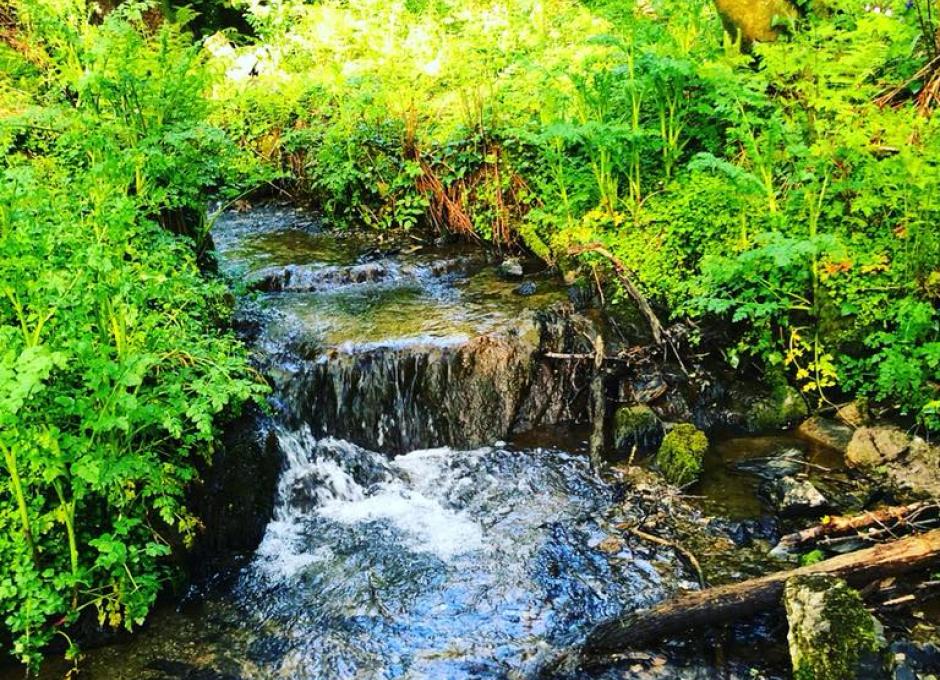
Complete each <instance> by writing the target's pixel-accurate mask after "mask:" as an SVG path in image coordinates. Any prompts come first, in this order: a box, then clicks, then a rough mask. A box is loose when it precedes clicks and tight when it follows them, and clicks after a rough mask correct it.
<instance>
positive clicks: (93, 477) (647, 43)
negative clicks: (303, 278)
mask: <svg viewBox="0 0 940 680" xmlns="http://www.w3.org/2000/svg"><path fill="white" fill-rule="evenodd" d="M718 4H720V5H721V4H725V5H727V4H728V3H718ZM732 4H733V3H732ZM724 18H725V20H726V21H725V23H726V24H728V25H730V26H733V25H734V22H733V20H729V18H728V14H727V12H726V13H725V17H724ZM771 21H772V24H771V26H769V27H767V30H768V31H769V32H770V33H771V34H773V35H772V36H770V37H776V39H775V40H772V41H765V42H760V41H759V40H757V41H751V40H747V39H746V38H745V39H744V40H742V39H741V36H740V35H738V36H734V35H732V34H730V33H729V32H727V31H726V30H725V28H724V26H723V23H722V21H721V17H719V14H718V11H717V9H716V7H715V6H714V5H713V3H712V2H711V0H707V1H706V0H681V1H679V0H635V1H634V0H582V1H578V0H322V1H320V2H302V1H300V0H267V1H262V0H233V1H232V3H231V4H224V3H222V2H221V1H219V2H214V1H213V0H199V1H197V2H196V3H194V5H191V6H185V7H184V6H177V5H175V4H173V3H172V2H169V1H164V2H163V3H156V2H148V1H147V0H127V1H126V2H123V3H120V4H117V6H115V5H114V3H111V2H108V1H107V0H105V1H103V2H92V1H90V0H88V1H86V0H15V1H14V2H12V3H9V2H8V3H6V4H0V149H2V156H3V158H2V161H0V173H2V181H0V452H2V454H3V467H2V472H0V563H2V564H3V565H4V567H3V569H2V571H0V619H2V621H3V628H4V630H5V632H4V633H2V634H0V641H2V642H3V644H4V646H6V644H7V642H9V643H10V644H11V645H12V650H13V654H14V655H15V656H16V657H17V658H18V659H20V660H22V661H24V662H26V663H31V664H37V663H38V662H39V661H40V660H41V657H42V654H43V650H44V649H45V648H46V647H47V646H48V644H49V643H50V641H52V640H53V639H55V638H62V639H64V640H66V642H67V645H71V642H70V640H69V639H68V631H69V629H70V626H71V625H72V624H74V623H75V622H76V621H78V620H79V618H80V617H82V616H92V617H97V620H98V621H100V622H101V623H107V624H110V625H112V626H125V627H127V628H132V627H134V626H136V625H138V624H140V623H141V622H142V621H143V620H144V618H145V617H146V615H147V612H148V610H149V608H150V607H151V606H152V605H153V603H154V601H155V599H156V597H157V594H158V593H159V591H160V589H161V588H162V587H163V585H164V584H165V583H166V582H167V580H169V579H171V578H173V576H174V574H175V573H177V572H176V570H175V568H174V564H175V562H174V560H173V559H172V556H171V553H173V552H174V551H176V550H177V549H179V548H182V547H183V546H185V545H186V544H187V543H189V542H190V541H191V540H192V537H193V535H194V532H196V531H197V530H198V528H199V519H198V518H197V517H194V516H193V515H192V513H191V512H189V511H188V510H187V507H186V489H187V485H188V484H189V483H190V482H192V481H193V480H194V478H195V477H196V476H197V474H198V470H199V466H200V465H201V461H204V460H208V459H209V458H210V457H211V455H212V450H213V445H214V442H215V441H216V438H217V435H218V432H219V429H220V427H221V426H222V424H223V423H224V422H225V420H226V419H228V418H231V417H233V416H234V415H236V414H237V413H238V412H239V410H240V408H242V407H243V405H244V404H245V403H246V402H249V401H252V400H258V399H259V398H260V397H261V396H262V395H263V394H264V393H265V390H266V387H265V385H264V382H263V380H261V379H260V378H259V377H258V376H257V375H256V374H255V373H254V371H253V370H252V368H251V366H250V363H249V358H248V355H247V351H246V350H245V348H244V347H243V346H242V345H241V344H240V343H239V341H238V340H237V339H236V338H235V336H234V335H233V332H232V330H231V328H230V312H231V295H230V293H229V289H228V287H227V285H226V283H225V282H224V281H222V280H221V279H220V278H219V277H217V276H216V275H215V274H214V273H213V267H212V254H211V240H210V239H209V238H208V230H209V227H210V226H211V220H212V215H211V214H209V215H208V216H207V215H206V205H207V202H208V201H209V200H210V199H211V200H217V201H219V202H221V203H222V204H223V205H226V204H230V203H232V202H234V201H237V200H244V199H247V200H252V197H253V195H254V194H255V193H257V192H259V191H276V192H279V193H281V194H283V195H286V196H289V197H290V198H292V199H293V200H296V201H304V202H309V203H311V204H313V205H315V206H317V208H318V209H319V210H321V211H322V212H323V214H324V216H325V217H326V219H328V220H329V221H330V223H331V224H332V225H334V226H336V227H337V228H353V227H359V226H362V225H366V226H368V227H369V228H372V229H375V230H388V229H405V230H407V229H417V228H421V227H426V226H430V227H432V228H434V229H438V230H444V231H448V232H452V233H456V234H458V235H460V236H462V237H465V238H468V239H473V240H479V241H482V242H485V243H487V244H490V245H491V246H492V247H494V248H498V249H502V250H511V249H519V248H525V249H528V250H530V251H531V252H533V253H535V254H536V255H537V256H538V257H540V258H542V259H543V260H544V261H545V262H546V263H548V264H550V265H552V266H554V267H556V268H557V269H558V271H559V273H560V274H561V275H566V276H568V277H572V278H575V277H577V276H583V275H588V274H591V272H592V270H593V269H598V270H600V271H601V272H603V271H604V269H605V267H607V266H608V261H607V259H606V258H604V257H602V256H601V255H599V254H598V249H597V248H594V247H593V246H594V245H595V244H596V245H599V246H600V247H601V249H602V250H605V251H606V252H609V253H611V254H613V256H615V257H616V258H617V259H618V260H619V261H620V262H622V263H623V264H624V266H625V267H626V268H628V269H629V271H630V273H631V275H632V276H633V277H634V282H635V284H636V285H637V286H638V287H639V288H640V289H641V290H642V291H643V293H644V295H645V296H646V297H647V298H649V299H650V300H651V301H652V303H653V305H654V306H655V307H656V308H657V310H659V311H660V315H661V317H662V318H668V317H670V316H671V317H675V318H692V319H696V320H712V321H714V320H719V321H721V322H723V323H726V324H727V326H728V328H730V329H731V330H732V332H731V333H730V334H729V337H730V338H731V340H729V342H728V344H727V346H724V347H721V348H709V349H711V350H720V352H721V353H722V355H723V357H724V358H725V360H726V361H727V362H728V363H729V364H730V365H731V366H733V367H742V368H743V367H745V366H754V367H758V368H759V369H760V370H761V371H762V372H763V373H764V375H765V376H766V378H767V380H768V381H769V382H771V383H784V382H786V383H790V384H792V385H794V386H796V387H798V388H799V389H800V390H801V391H802V393H803V394H804V395H805V397H806V399H807V400H808V401H809V402H810V404H811V406H813V407H824V406H826V405H827V404H830V403H832V402H833V401H837V400H839V399H842V398H844V397H850V396H851V397H861V398H863V399H866V400H867V401H868V402H869V404H870V405H871V406H872V407H873V408H877V409H880V410H881V411H883V412H884V413H886V414H889V415H891V416H892V417H897V418H901V419H906V420H907V422H908V423H909V424H910V425H911V426H914V427H917V428H920V430H921V431H922V432H925V433H929V432H931V431H934V432H935V431H937V430H940V311H938V306H940V305H938V303H940V129H938V128H940V114H938V113H936V112H935V109H936V108H937V107H938V104H940V2H937V1H936V0H884V1H883V2H879V3H875V4H873V3H869V2H864V1H862V0H814V1H812V2H809V1H807V0H804V1H801V2H798V3H796V5H794V6H793V7H792V11H788V12H785V13H783V14H777V13H775V14H774V15H773V17H772V19H771ZM762 37H768V36H762ZM613 304H614V305H615V306H616V305H623V306H626V305H630V304H631V302H630V299H629V297H626V296H624V295H620V296H618V298H616V299H615V300H614V301H613ZM71 652H72V653H75V652H77V650H76V649H74V648H72V649H71Z"/></svg>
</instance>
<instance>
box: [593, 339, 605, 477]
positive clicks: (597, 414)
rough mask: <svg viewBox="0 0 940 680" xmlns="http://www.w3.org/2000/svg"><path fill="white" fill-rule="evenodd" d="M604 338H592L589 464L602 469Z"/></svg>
mask: <svg viewBox="0 0 940 680" xmlns="http://www.w3.org/2000/svg"><path fill="white" fill-rule="evenodd" d="M604 356H605V355H604V338H603V337H602V336H601V335H597V336H595V338H594V374H593V375H592V376H591V424H592V426H593V427H592V428H591V443H590V446H591V463H592V464H593V465H594V467H595V468H596V469H598V470H599V469H601V467H603V464H604V461H603V455H602V454H603V450H604V420H605V419H606V418H607V394H606V390H605V387H604Z"/></svg>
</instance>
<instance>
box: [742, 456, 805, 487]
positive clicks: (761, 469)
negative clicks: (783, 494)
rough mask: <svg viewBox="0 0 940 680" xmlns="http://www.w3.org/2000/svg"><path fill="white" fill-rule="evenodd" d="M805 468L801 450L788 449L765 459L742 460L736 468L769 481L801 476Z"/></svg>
mask: <svg viewBox="0 0 940 680" xmlns="http://www.w3.org/2000/svg"><path fill="white" fill-rule="evenodd" d="M804 467H805V466H804V460H803V453H802V452H801V451H800V450H799V449H787V450H785V451H783V452H781V453H779V454H777V455H775V456H768V457H765V458H750V459H748V460H742V461H740V462H738V463H736V464H735V466H734V468H735V469H736V470H739V471H741V472H745V473H747V474H751V475H755V476H757V477H760V478H761V479H767V480H771V479H780V478H781V477H788V476H792V475H795V474H799V473H800V472H801V471H802V470H803V469H804Z"/></svg>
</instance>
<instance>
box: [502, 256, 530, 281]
mask: <svg viewBox="0 0 940 680" xmlns="http://www.w3.org/2000/svg"><path fill="white" fill-rule="evenodd" d="M496 271H497V272H499V275H500V276H502V277H503V278H507V279H520V278H522V273H523V272H522V262H521V261H520V260H519V258H518V257H507V258H506V259H505V260H503V261H502V262H500V263H499V266H498V267H497V268H496Z"/></svg>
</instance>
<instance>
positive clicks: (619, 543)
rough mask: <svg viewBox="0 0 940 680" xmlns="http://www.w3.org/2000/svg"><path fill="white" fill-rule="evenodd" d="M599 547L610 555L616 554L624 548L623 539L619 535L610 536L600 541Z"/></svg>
mask: <svg viewBox="0 0 940 680" xmlns="http://www.w3.org/2000/svg"><path fill="white" fill-rule="evenodd" d="M597 547H598V548H599V549H600V550H602V551H603V552H605V553H607V554H608V555H616V554H617V553H619V552H620V551H621V550H623V539H621V538H618V537H617V536H608V537H607V538H605V539H604V540H602V541H601V542H600V543H598V544H597Z"/></svg>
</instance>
